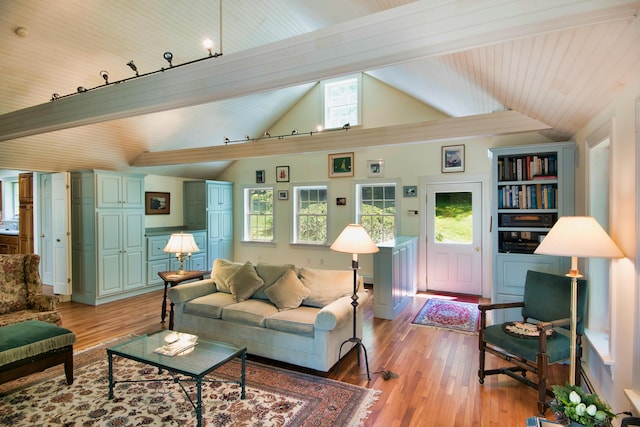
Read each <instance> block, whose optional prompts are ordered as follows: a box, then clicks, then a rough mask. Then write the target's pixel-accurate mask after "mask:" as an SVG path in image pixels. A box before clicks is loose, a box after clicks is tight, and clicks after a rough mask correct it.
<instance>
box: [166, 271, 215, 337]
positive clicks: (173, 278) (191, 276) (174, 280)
mask: <svg viewBox="0 0 640 427" xmlns="http://www.w3.org/2000/svg"><path fill="white" fill-rule="evenodd" d="M208 273H209V272H208V271H203V270H197V271H185V272H184V274H178V272H177V271H159V272H158V276H160V278H161V279H162V280H164V296H163V297H162V314H161V316H160V318H161V319H162V320H161V322H162V323H164V319H165V318H166V317H167V288H168V287H169V285H171V287H172V288H173V287H174V286H177V285H179V284H180V283H182V282H187V281H189V280H196V279H197V280H202V279H204V275H205V274H208ZM169 329H170V330H173V303H171V311H170V312H169Z"/></svg>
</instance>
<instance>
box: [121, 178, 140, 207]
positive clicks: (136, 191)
mask: <svg viewBox="0 0 640 427" xmlns="http://www.w3.org/2000/svg"><path fill="white" fill-rule="evenodd" d="M122 202H123V207H125V208H131V209H134V208H137V209H141V208H144V178H142V177H138V176H123V177H122Z"/></svg>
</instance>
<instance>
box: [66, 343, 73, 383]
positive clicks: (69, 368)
mask: <svg viewBox="0 0 640 427" xmlns="http://www.w3.org/2000/svg"><path fill="white" fill-rule="evenodd" d="M64 375H65V377H66V378H67V384H68V385H71V384H73V347H71V349H69V350H67V351H66V356H65V360H64Z"/></svg>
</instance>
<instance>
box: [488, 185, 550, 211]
mask: <svg viewBox="0 0 640 427" xmlns="http://www.w3.org/2000/svg"><path fill="white" fill-rule="evenodd" d="M557 193H558V189H557V187H556V185H554V184H532V185H525V184H523V185H505V186H501V187H499V188H498V209H556V207H557V206H558V202H557V196H558V194H557Z"/></svg>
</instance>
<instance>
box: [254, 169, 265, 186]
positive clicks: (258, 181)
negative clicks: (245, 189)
mask: <svg viewBox="0 0 640 427" xmlns="http://www.w3.org/2000/svg"><path fill="white" fill-rule="evenodd" d="M256 184H264V169H262V170H259V171H256Z"/></svg>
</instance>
